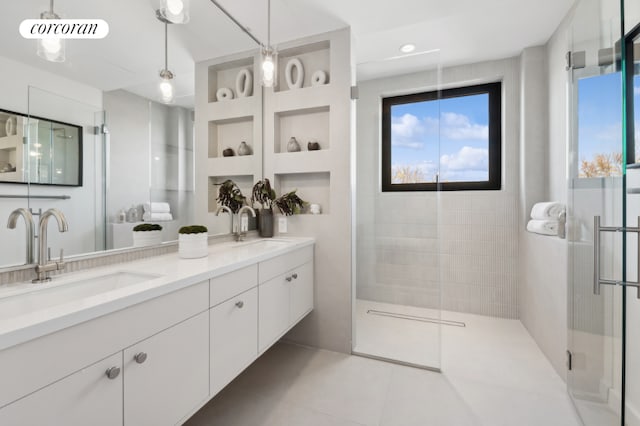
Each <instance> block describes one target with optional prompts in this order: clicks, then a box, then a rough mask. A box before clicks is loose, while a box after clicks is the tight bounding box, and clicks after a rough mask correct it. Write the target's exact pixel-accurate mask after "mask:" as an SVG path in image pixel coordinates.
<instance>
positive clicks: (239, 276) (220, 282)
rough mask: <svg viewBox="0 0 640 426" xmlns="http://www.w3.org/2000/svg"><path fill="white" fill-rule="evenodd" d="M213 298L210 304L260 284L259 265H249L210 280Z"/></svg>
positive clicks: (214, 304) (222, 300)
mask: <svg viewBox="0 0 640 426" xmlns="http://www.w3.org/2000/svg"><path fill="white" fill-rule="evenodd" d="M209 283H210V286H211V291H210V292H209V294H210V295H211V300H210V303H209V305H210V306H216V305H219V304H220V303H222V302H224V301H226V300H229V299H231V298H232V297H234V296H237V295H238V294H240V293H244V292H245V291H247V290H249V289H250V288H253V287H255V286H257V285H258V265H251V266H247V267H246V268H242V269H238V270H237V271H233V272H229V273H228V274H224V275H221V276H219V277H216V278H212V279H211V280H209Z"/></svg>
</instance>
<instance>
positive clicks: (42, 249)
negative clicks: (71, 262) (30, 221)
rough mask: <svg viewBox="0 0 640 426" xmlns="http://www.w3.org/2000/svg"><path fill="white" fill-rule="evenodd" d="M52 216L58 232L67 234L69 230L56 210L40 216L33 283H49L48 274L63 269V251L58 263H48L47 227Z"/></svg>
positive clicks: (59, 212) (61, 250)
mask: <svg viewBox="0 0 640 426" xmlns="http://www.w3.org/2000/svg"><path fill="white" fill-rule="evenodd" d="M52 216H53V217H54V218H55V219H56V221H57V222H58V231H60V232H67V231H68V230H69V224H68V223H67V219H66V218H65V217H64V214H62V212H61V211H60V210H58V209H49V210H47V211H46V212H44V213H42V215H41V216H40V223H39V224H38V228H39V231H40V232H39V234H38V240H39V241H38V244H39V247H38V264H37V265H36V274H38V277H37V278H36V279H34V280H33V282H34V283H43V282H47V281H51V277H49V272H51V271H60V270H62V269H64V267H65V263H64V250H63V249H60V259H59V260H58V262H49V260H50V257H51V256H50V255H49V256H47V252H48V247H47V225H48V224H49V218H50V217H52Z"/></svg>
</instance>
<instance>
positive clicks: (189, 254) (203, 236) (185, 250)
mask: <svg viewBox="0 0 640 426" xmlns="http://www.w3.org/2000/svg"><path fill="white" fill-rule="evenodd" d="M208 238H209V230H208V229H207V227H206V226H202V225H191V226H183V227H182V228H180V230H179V231H178V254H179V255H180V257H181V258H183V259H196V258H199V257H206V256H208V255H209V244H208Z"/></svg>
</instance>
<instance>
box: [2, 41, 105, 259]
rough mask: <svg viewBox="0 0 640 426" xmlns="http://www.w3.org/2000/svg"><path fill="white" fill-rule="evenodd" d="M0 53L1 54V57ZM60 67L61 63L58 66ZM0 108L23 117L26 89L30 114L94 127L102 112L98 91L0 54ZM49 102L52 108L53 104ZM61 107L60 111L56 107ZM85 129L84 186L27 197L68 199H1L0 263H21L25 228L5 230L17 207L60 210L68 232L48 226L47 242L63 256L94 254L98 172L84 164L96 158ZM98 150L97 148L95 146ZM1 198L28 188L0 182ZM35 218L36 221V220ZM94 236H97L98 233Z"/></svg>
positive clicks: (51, 189)
mask: <svg viewBox="0 0 640 426" xmlns="http://www.w3.org/2000/svg"><path fill="white" fill-rule="evenodd" d="M1 53H2V52H0V54H1ZM61 66H63V65H61ZM0 69H1V70H2V78H1V79H0V93H2V98H1V101H0V108H2V109H7V110H11V111H16V112H21V113H24V114H26V113H27V112H29V111H28V109H29V104H28V96H29V87H30V86H31V87H32V89H31V95H32V96H31V98H32V99H31V105H30V106H31V110H32V114H34V115H41V116H43V117H45V118H51V119H55V120H60V121H65V122H70V123H73V124H78V125H82V126H83V127H87V126H93V124H94V112H96V111H99V110H100V109H101V108H102V92H101V91H100V90H98V89H96V88H93V87H90V86H86V85H84V84H80V83H77V82H75V81H72V80H68V79H66V78H62V77H59V76H57V75H54V74H51V73H48V72H45V71H41V70H39V69H37V68H34V67H30V66H27V65H24V64H22V63H19V62H16V61H13V60H10V59H7V58H4V57H2V56H0ZM52 103H53V104H52ZM61 105H64V107H61ZM88 130H89V129H85V133H84V139H85V141H84V150H83V161H84V164H85V168H84V170H83V186H82V187H79V188H65V187H44V186H36V185H33V186H31V193H32V194H38V195H70V196H71V197H72V198H71V200H58V201H50V200H38V201H31V203H30V204H29V205H27V201H26V200H5V199H0V223H1V224H3V225H2V226H0V241H2V242H3V244H1V245H0V265H7V264H22V263H24V244H25V243H24V240H25V237H24V235H25V234H24V226H23V225H22V224H20V225H19V227H18V229H16V230H9V229H7V228H6V227H5V226H4V223H5V220H6V218H7V217H8V215H9V213H10V212H11V211H12V210H13V209H15V208H17V207H28V206H30V207H33V208H34V209H36V210H37V209H39V208H42V209H43V210H44V209H47V208H51V207H56V208H58V209H60V210H61V211H62V212H63V213H65V215H66V216H67V219H68V221H69V232H68V233H66V234H59V233H58V232H57V231H56V230H54V229H53V227H52V228H51V231H50V232H49V243H50V246H51V248H52V252H53V254H54V255H56V256H57V252H58V250H59V249H60V248H62V247H64V249H65V253H66V254H73V253H82V252H91V251H95V250H96V244H97V243H98V245H99V241H97V240H96V238H97V237H96V229H98V228H99V224H98V223H97V221H96V215H95V212H96V207H97V206H98V205H99V203H100V200H98V199H96V195H95V193H96V188H97V187H96V185H97V180H96V176H99V173H101V170H100V169H98V170H96V168H94V167H92V166H89V167H87V165H93V164H95V163H96V158H97V156H99V155H100V153H99V150H96V145H95V143H92V140H93V139H94V138H93V136H92V135H91V134H90V133H89V132H88ZM98 148H99V147H98ZM0 193H1V194H22V195H26V194H27V185H15V184H0ZM36 220H37V218H36ZM98 238H99V235H98Z"/></svg>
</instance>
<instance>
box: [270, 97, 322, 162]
mask: <svg viewBox="0 0 640 426" xmlns="http://www.w3.org/2000/svg"><path fill="white" fill-rule="evenodd" d="M274 124H275V126H274V127H275V129H274V144H273V149H274V151H275V153H276V154H277V153H281V152H288V151H287V145H288V144H289V140H290V139H291V137H295V138H296V140H297V141H298V144H299V145H300V149H301V151H308V143H309V142H318V143H319V144H320V150H326V149H329V147H330V139H329V106H323V107H317V108H307V109H297V110H293V111H281V112H277V113H275V117H274Z"/></svg>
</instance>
